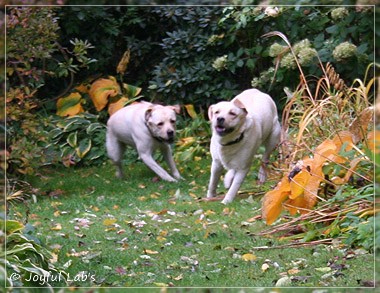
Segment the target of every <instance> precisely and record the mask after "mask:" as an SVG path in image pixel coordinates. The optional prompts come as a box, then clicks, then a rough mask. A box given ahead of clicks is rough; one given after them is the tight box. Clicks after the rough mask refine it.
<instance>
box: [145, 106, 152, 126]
mask: <svg viewBox="0 0 380 293" xmlns="http://www.w3.org/2000/svg"><path fill="white" fill-rule="evenodd" d="M152 111H153V107H149V108H148V109H146V111H145V121H147V122H148V120H149V119H150V117H151V116H152Z"/></svg>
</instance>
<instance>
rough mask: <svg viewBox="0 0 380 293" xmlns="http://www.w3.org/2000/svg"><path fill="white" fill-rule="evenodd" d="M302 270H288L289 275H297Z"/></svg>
mask: <svg viewBox="0 0 380 293" xmlns="http://www.w3.org/2000/svg"><path fill="white" fill-rule="evenodd" d="M299 272H300V270H298V269H290V270H288V274H289V275H295V274H298V273H299Z"/></svg>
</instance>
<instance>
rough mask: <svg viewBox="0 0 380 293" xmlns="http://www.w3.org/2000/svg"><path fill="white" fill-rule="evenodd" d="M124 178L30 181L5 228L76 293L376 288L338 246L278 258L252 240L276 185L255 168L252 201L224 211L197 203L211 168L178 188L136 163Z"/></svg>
mask: <svg viewBox="0 0 380 293" xmlns="http://www.w3.org/2000/svg"><path fill="white" fill-rule="evenodd" d="M125 168H126V169H125V170H126V174H127V178H126V179H125V180H124V181H121V180H118V179H116V178H115V177H114V171H115V170H114V168H113V166H112V165H110V164H108V163H106V164H104V165H102V166H99V167H87V168H72V169H66V168H62V169H51V168H44V169H41V170H39V172H38V174H37V176H35V177H30V178H28V179H27V181H28V182H30V183H31V184H32V185H33V186H35V187H37V188H38V191H37V192H36V194H37V200H36V202H33V201H29V202H28V203H27V204H26V205H14V206H11V208H10V212H9V215H10V217H11V218H14V219H18V220H21V221H22V222H24V223H25V222H27V223H28V224H30V225H33V227H34V231H33V236H36V237H37V238H38V239H39V240H41V242H42V243H43V245H45V246H46V247H48V248H49V249H50V250H52V251H53V252H54V254H55V255H56V257H57V263H58V264H59V265H61V266H65V267H66V269H65V270H66V271H67V272H68V273H69V277H70V280H71V281H72V282H70V284H71V285H72V286H79V287H92V286H105V287H162V286H175V287H207V288H212V287H273V286H275V284H276V283H277V282H278V281H279V280H280V279H281V278H283V279H282V280H283V281H285V283H283V285H284V286H285V287H365V286H368V283H369V282H373V281H374V261H373V258H374V257H373V255H372V254H369V253H368V252H365V251H361V250H354V249H349V248H347V247H343V246H341V245H339V243H337V245H336V246H330V245H329V246H325V245H319V246H314V247H297V248H283V249H276V248H275V247H276V246H278V245H283V244H284V241H281V240H280V239H278V238H276V237H262V236H260V237H259V236H257V235H256V234H257V233H259V232H260V231H262V230H264V229H266V228H267V226H266V225H265V223H264V222H263V221H261V220H260V219H258V218H255V216H258V215H260V207H261V205H260V199H261V196H262V195H263V194H264V192H265V191H266V190H268V189H269V188H271V187H273V186H274V185H275V184H276V183H277V182H275V181H273V182H269V183H267V184H266V185H265V186H257V185H256V183H255V182H256V178H255V176H256V172H257V166H254V167H253V169H252V172H251V173H250V174H249V176H248V177H247V178H246V180H245V183H244V185H243V187H242V188H241V190H246V191H248V190H249V194H250V196H249V197H247V196H240V197H239V198H236V199H235V201H234V202H233V203H232V204H230V205H228V206H224V205H222V204H221V203H220V202H218V201H213V202H205V201H199V199H200V198H203V197H204V196H205V195H206V189H207V184H208V180H209V170H210V159H209V158H206V159H204V160H201V161H199V162H190V163H189V164H187V165H186V166H182V169H180V171H181V173H182V175H183V177H184V178H185V180H183V181H180V182H179V183H167V182H163V181H157V180H154V179H153V178H154V174H153V173H152V172H151V171H150V170H149V169H148V168H147V167H146V166H145V165H144V164H142V163H141V162H135V163H132V164H130V165H128V166H126V167H125ZM220 191H224V190H223V188H221V189H220ZM262 246H266V247H268V248H269V249H257V248H258V247H262ZM81 272H82V276H88V277H87V279H84V278H80V277H79V276H78V274H80V273H81ZM91 276H93V278H94V280H92V281H91V280H90V279H91ZM284 277H289V279H284Z"/></svg>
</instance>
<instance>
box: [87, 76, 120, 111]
mask: <svg viewBox="0 0 380 293" xmlns="http://www.w3.org/2000/svg"><path fill="white" fill-rule="evenodd" d="M120 93H121V90H120V86H119V84H118V83H117V81H116V79H115V78H114V77H113V76H110V77H109V78H108V79H105V78H100V79H98V80H96V81H95V82H94V83H93V84H92V85H91V88H90V91H89V95H90V98H91V100H92V102H93V103H94V105H95V108H96V110H97V111H101V110H102V109H104V108H105V106H106V105H107V104H108V99H109V98H110V97H115V96H116V95H118V94H120Z"/></svg>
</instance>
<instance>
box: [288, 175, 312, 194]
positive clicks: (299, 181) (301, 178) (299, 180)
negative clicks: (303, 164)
mask: <svg viewBox="0 0 380 293" xmlns="http://www.w3.org/2000/svg"><path fill="white" fill-rule="evenodd" d="M310 177H311V175H310V173H309V172H308V171H306V170H302V171H301V172H299V173H298V174H297V175H295V176H294V177H293V178H291V182H290V195H289V198H290V199H295V198H297V197H298V196H300V195H301V194H303V192H304V190H305V186H306V185H307V183H308V181H309V179H310Z"/></svg>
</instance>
